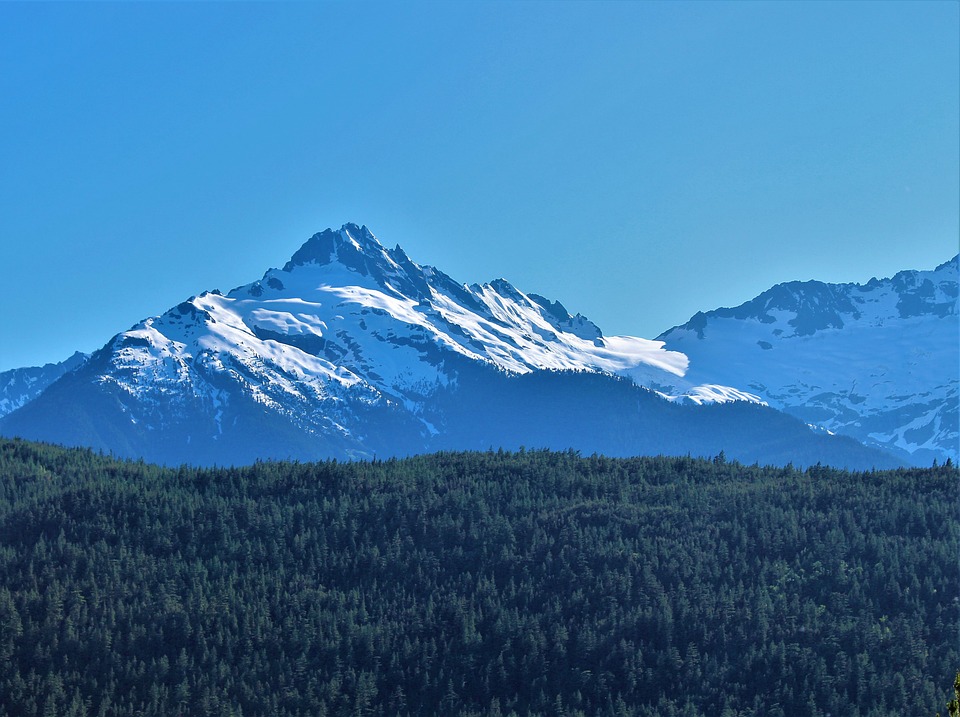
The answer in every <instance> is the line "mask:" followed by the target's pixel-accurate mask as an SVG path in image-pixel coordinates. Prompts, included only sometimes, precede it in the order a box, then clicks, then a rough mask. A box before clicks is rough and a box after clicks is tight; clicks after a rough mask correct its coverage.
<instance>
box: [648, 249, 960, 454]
mask: <svg viewBox="0 0 960 717" xmlns="http://www.w3.org/2000/svg"><path fill="white" fill-rule="evenodd" d="M957 261H958V259H957V257H954V258H953V259H951V260H950V261H948V262H946V263H944V264H942V265H940V266H938V267H937V268H936V269H935V270H933V271H903V272H900V273H898V274H897V275H896V276H894V277H892V278H890V279H883V280H878V279H872V280H871V281H870V282H868V283H866V284H863V285H860V284H825V283H822V282H817V281H809V282H790V283H787V284H778V285H777V286H774V287H773V288H771V289H770V290H768V291H765V292H764V293H762V294H760V295H759V296H758V297H756V298H755V299H753V300H751V301H748V302H746V303H744V304H742V305H740V306H738V307H736V308H732V309H718V310H716V311H710V312H707V313H699V314H697V315H696V316H694V317H693V318H692V319H691V320H690V321H688V322H687V323H686V324H684V325H682V326H678V327H675V328H673V329H670V330H669V331H666V332H665V333H663V334H662V335H660V336H659V337H658V339H659V340H661V341H664V342H665V346H666V348H667V349H670V350H673V351H679V352H683V353H684V354H686V356H688V357H689V359H690V365H689V369H688V372H687V374H686V379H687V380H688V381H692V382H716V383H729V384H730V385H733V386H738V387H740V388H742V389H744V390H746V391H750V392H751V393H755V394H757V395H758V396H760V397H761V398H763V400H765V401H767V402H768V403H769V404H770V405H771V406H774V407H777V408H780V409H783V410H784V411H787V412H788V413H791V414H792V415H795V416H797V417H799V418H801V419H802V420H804V421H806V422H808V423H813V424H817V425H819V426H822V427H824V428H826V429H828V430H830V431H834V432H837V433H843V434H846V435H850V436H853V437H855V438H857V439H858V440H860V441H863V442H865V443H868V444H872V445H876V446H879V447H883V448H884V449H886V450H890V451H893V452H895V453H898V454H899V455H901V456H903V457H904V458H906V459H908V460H911V461H913V462H918V463H921V464H924V463H926V464H929V462H930V461H931V460H933V459H934V458H936V459H938V460H941V461H942V460H943V459H945V458H946V457H951V458H952V459H953V460H956V459H957V448H958V440H960V434H958V399H957V396H958V374H960V323H958V313H957V296H958V282H957Z"/></svg>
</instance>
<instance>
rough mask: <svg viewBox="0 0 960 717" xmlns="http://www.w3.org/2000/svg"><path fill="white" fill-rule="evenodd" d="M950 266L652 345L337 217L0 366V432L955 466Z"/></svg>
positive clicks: (192, 452) (273, 454) (54, 438)
mask: <svg viewBox="0 0 960 717" xmlns="http://www.w3.org/2000/svg"><path fill="white" fill-rule="evenodd" d="M957 295H958V290H957V258H954V259H952V260H951V261H949V262H947V263H945V264H943V265H941V266H940V267H938V268H937V269H936V270H935V271H926V272H917V271H906V272H901V273H900V274H897V275H896V276H895V277H893V278H892V279H889V280H882V281H881V280H872V281H871V282H869V283H868V284H866V285H863V286H860V285H857V284H844V285H831V284H823V283H819V282H806V283H790V284H783V285H778V286H775V287H773V288H772V289H770V290H769V291H767V292H764V293H763V294H761V295H760V296H759V297H757V298H756V299H754V300H752V301H750V302H747V303H745V304H743V305H742V306H740V307H737V308H735V309H718V310H716V311H710V312H708V313H701V314H697V315H696V316H694V317H693V318H692V319H691V320H690V321H689V322H687V323H686V324H684V325H683V326H679V327H675V328H673V329H670V330H669V331H667V332H666V333H664V334H662V335H661V336H660V337H659V338H658V339H657V340H647V339H641V338H635V337H629V336H604V334H603V333H602V332H601V330H600V328H599V327H597V326H596V325H594V324H593V323H592V322H590V321H589V320H587V319H586V318H585V317H583V316H581V315H580V314H574V315H572V314H570V313H569V312H568V311H567V309H566V308H565V307H564V306H563V305H562V304H560V303H559V302H557V301H551V300H549V299H546V298H544V297H542V296H539V295H537V294H528V293H524V292H522V291H520V290H518V289H517V288H515V287H513V286H512V285H511V284H510V283H508V282H507V281H505V280H503V279H497V280H495V281H492V282H490V283H489V284H484V285H476V284H474V285H470V286H468V285H465V284H460V283H458V282H456V281H455V280H453V279H451V278H450V277H449V276H447V275H446V274H444V273H443V272H441V271H439V270H438V269H435V268H433V267H430V266H425V265H419V264H416V263H414V262H413V261H412V260H411V259H410V258H409V257H408V256H407V255H406V254H405V253H404V251H403V250H402V249H401V248H400V247H399V246H398V247H396V248H394V249H387V248H385V247H384V246H382V245H381V244H380V242H379V241H378V240H377V239H376V238H375V237H374V236H373V234H372V233H371V232H370V231H369V230H368V229H367V228H366V227H361V226H357V225H355V224H346V225H344V226H343V227H342V228H340V229H339V230H331V229H327V230H326V231H324V232H321V233H319V234H316V235H314V236H313V237H311V238H310V239H309V240H308V241H307V242H306V243H305V244H304V245H303V246H302V247H300V249H299V250H298V251H297V252H296V253H294V255H293V257H292V258H291V259H290V261H288V262H287V263H286V265H285V266H284V267H283V268H282V269H270V270H269V271H267V272H266V273H265V274H264V276H263V278H262V279H260V280H259V281H255V282H253V283H251V284H247V285H244V286H240V287H238V288H236V289H233V290H232V291H230V292H229V293H227V294H222V293H221V292H219V291H210V292H204V293H202V294H200V295H198V296H195V297H192V298H190V299H188V300H187V301H184V302H183V303H181V304H179V305H178V306H176V307H174V308H172V309H170V310H169V311H167V312H166V313H164V314H162V315H160V316H156V317H153V318H149V319H146V320H144V321H142V322H140V323H139V324H137V325H136V326H134V327H132V328H131V329H129V330H128V331H124V332H122V333H120V334H117V335H116V336H114V337H113V338H112V339H110V341H108V342H107V343H106V344H105V345H104V346H103V347H102V348H100V349H99V350H97V351H95V352H94V353H93V354H92V355H91V356H89V357H86V356H83V355H81V354H78V355H75V356H73V357H71V358H70V359H68V360H67V361H65V362H64V363H62V364H55V365H48V366H45V367H42V368H36V369H17V370H15V371H8V372H5V373H0V415H2V418H0V434H3V435H6V436H20V437H24V438H29V439H34V440H43V441H50V442H55V443H62V444H66V445H80V446H90V447H92V448H95V449H100V450H103V451H107V452H111V453H113V454H116V455H118V456H124V457H131V458H144V459H146V460H148V461H154V462H159V463H164V464H180V463H190V464H213V463H218V464H241V463H251V462H253V461H256V460H261V459H296V460H313V459H321V458H340V459H354V458H373V457H389V456H403V455H410V454H415V453H424V452H431V451H437V450H448V449H449V450H454V449H455V450H463V449H487V448H499V447H502V448H506V449H516V448H520V447H523V446H528V447H531V448H541V447H543V448H555V449H567V448H572V449H575V450H580V451H584V452H589V453H594V452H595V453H601V454H605V455H609V456H624V455H638V454H654V455H656V454H663V455H686V454H692V455H701V456H715V455H718V454H720V453H721V452H722V453H724V454H725V455H726V456H728V457H730V458H736V459H737V460H740V461H743V462H750V463H752V462H760V463H772V464H781V465H785V464H787V463H794V464H796V465H811V464H814V463H817V462H822V463H827V464H831V465H835V466H838V467H848V468H870V467H878V468H880V467H892V466H897V465H901V464H903V463H915V464H929V463H930V462H931V461H932V460H933V459H937V460H945V459H946V458H951V459H953V460H956V459H957V442H958V425H957V424H958V418H957V417H958V365H960V348H958V336H960V326H958V314H957Z"/></svg>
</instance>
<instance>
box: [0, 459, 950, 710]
mask: <svg viewBox="0 0 960 717" xmlns="http://www.w3.org/2000/svg"><path fill="white" fill-rule="evenodd" d="M957 518H958V473H957V471H956V470H955V469H954V468H953V467H952V466H948V467H940V468H932V469H901V470H896V471H884V472H868V473H849V472H843V471H836V470H832V469H828V468H823V467H820V466H817V467H814V468H810V469H808V470H806V471H797V470H794V469H792V468H789V467H788V468H762V467H758V466H742V465H739V464H736V463H728V462H726V461H724V460H723V459H722V457H718V458H717V459H715V460H714V461H704V460H696V459H690V458H633V459H607V458H604V457H598V456H592V457H581V456H579V455H577V454H575V453H572V452H567V453H557V452H548V451H526V452H519V453H503V452H497V453H494V452H488V453H441V454H435V455H431V456H425V457H419V458H410V459H404V460H391V461H381V462H376V461H375V462H372V463H371V462H365V463H349V464H338V463H336V462H328V463H318V464H296V463H260V464H256V465H254V466H251V467H246V468H213V469H194V468H187V467H183V468H180V469H162V468H158V467H155V466H151V465H147V464H144V463H132V462H118V461H114V460H112V459H109V458H106V457H103V456H99V455H96V454H94V453H91V452H89V451H79V450H64V449H59V448H54V447H50V446H45V445H39V444H32V443H26V442H22V441H7V440H3V441H0V717H12V716H13V715H18V716H19V715H31V716H32V715H44V716H49V715H57V716H65V717H77V716H80V715H87V716H90V717H93V716H95V715H102V716H104V717H106V716H112V715H117V716H123V717H128V716H130V715H163V716H168V715H244V716H245V717H254V716H256V715H263V716H268V715H269V716H273V715H277V716H289V717H294V716H303V717H306V716H308V715H309V716H320V715H337V716H339V715H391V716H393V715H399V716H401V717H402V716H404V715H450V716H454V717H455V716H457V715H461V716H463V717H466V716H467V715H471V716H476V717H487V716H493V715H502V716H503V717H507V716H508V715H511V714H514V715H517V716H519V717H523V716H528V715H529V716H532V715H544V716H546V715H558V716H562V715H570V716H572V715H584V716H587V715H590V716H592V715H611V716H614V715H617V716H620V715H627V716H629V715H635V716H637V717H654V716H658V717H671V716H674V715H676V716H682V717H688V716H689V717H696V716H699V715H703V716H706V715H710V716H711V717H713V716H714V715H717V716H720V717H745V716H747V715H752V716H756V717H760V716H761V715H762V716H764V717H777V716H778V715H780V716H790V717H794V716H802V717H807V716H809V717H823V716H825V715H828V714H830V715H848V716H851V717H856V716H860V717H881V716H888V715H889V716H893V715H897V716H899V715H905V714H910V715H932V714H933V713H934V712H936V711H937V710H938V709H941V710H942V709H943V705H944V704H945V702H946V700H947V698H948V695H949V693H948V690H949V687H950V685H951V684H952V680H953V676H954V674H955V673H956V670H957V667H958V666H960V654H958V634H960V604H958V597H957V596H958V585H960V576H958V560H957V555H958V543H960V536H958V519H957Z"/></svg>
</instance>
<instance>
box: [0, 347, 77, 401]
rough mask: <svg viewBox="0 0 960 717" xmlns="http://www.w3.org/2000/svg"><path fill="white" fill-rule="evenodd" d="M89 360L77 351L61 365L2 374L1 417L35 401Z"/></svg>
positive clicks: (0, 382)
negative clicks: (48, 387) (51, 386)
mask: <svg viewBox="0 0 960 717" xmlns="http://www.w3.org/2000/svg"><path fill="white" fill-rule="evenodd" d="M88 358H89V356H88V355H87V354H84V353H80V352H79V351H77V352H76V353H74V354H73V356H71V357H70V358H68V359H66V360H65V361H61V362H60V363H48V364H46V365H44V366H30V367H27V368H15V369H11V370H10V371H3V372H0V417H2V416H6V415H7V414H8V413H10V412H11V411H15V410H17V409H18V408H20V407H21V406H23V405H25V404H27V403H29V402H30V401H32V400H33V399H35V398H36V397H37V396H39V395H40V394H41V393H43V392H44V391H45V390H46V388H47V386H49V385H50V384H51V383H53V382H54V381H56V380H57V379H58V378H60V377H61V376H63V374H65V373H67V372H68V371H72V370H73V369H75V368H77V367H78V366H81V365H82V364H83V363H84V362H85V361H86V360H87V359H88Z"/></svg>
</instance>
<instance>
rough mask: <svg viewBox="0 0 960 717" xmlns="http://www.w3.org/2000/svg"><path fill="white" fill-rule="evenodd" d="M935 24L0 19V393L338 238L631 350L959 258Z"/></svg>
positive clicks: (435, 15) (957, 61)
mask: <svg viewBox="0 0 960 717" xmlns="http://www.w3.org/2000/svg"><path fill="white" fill-rule="evenodd" d="M958 37H960V4H958V3H956V2H938V3H924V2H907V3H866V2H860V3H827V2H821V3H788V2H774V3H762V2H749V3H720V2H709V3H702V4H701V3H656V2H637V3H626V2H617V3H609V4H607V3H600V2H590V3H574V2H567V3H560V2H556V3H540V2H505V3H498V2H484V3H479V2H477V3H468V2H460V3H450V2H441V3H416V2H413V3H387V4H379V3H295V4H294V3H291V4H285V3H265V4H256V3H252V4H247V3H244V4H232V3H224V4H220V3H172V4H168V3H156V4H154V3H147V4H110V3H90V4H87V3H80V4H45V3H41V4H33V3H24V4H10V3H2V4H0V97H2V98H3V99H2V100H0V167H2V170H0V267H2V270H3V278H4V282H3V283H4V286H3V293H2V296H3V311H2V312H0V370H3V369H7V368H12V367H16V366H22V365H33V364H39V363H44V362H48V361H56V360H60V359H63V358H65V357H66V356H68V355H69V354H70V353H72V351H73V350H75V349H81V350H85V351H91V350H93V349H95V348H97V347H99V346H101V345H102V344H103V343H105V342H106V341H107V340H108V339H109V338H110V337H111V336H112V335H113V334H115V333H117V332H118V331H122V330H124V329H126V328H128V327H129V326H131V325H132V324H134V323H135V322H137V321H138V320H140V319H142V318H145V317H147V316H151V315H155V314H158V313H161V312H163V311H164V310H166V309H167V308H169V307H170V306H173V305H174V304H176V303H179V302H180V301H181V300H183V299H184V298H186V297H188V296H190V295H193V294H196V293H200V292H201V291H203V290H205V289H213V288H220V289H224V290H226V289H229V288H232V287H233V286H236V285H238V284H241V283H246V282H248V281H252V280H254V279H256V278H259V276H260V275H261V274H262V273H263V271H264V270H266V269H267V268H269V267H272V266H280V265H282V264H283V263H284V262H285V261H286V260H287V258H289V256H290V255H291V254H292V253H293V252H294V251H295V250H296V249H297V247H298V246H299V245H300V244H301V243H302V242H303V241H305V240H306V239H307V238H308V237H309V236H310V235H311V234H313V233H314V232H316V231H319V230H322V229H324V228H326V227H328V226H340V225H341V224H342V223H344V222H347V221H355V222H358V223H364V224H367V225H368V226H369V227H370V228H371V230H373V231H374V233H376V234H377V235H378V236H379V237H380V239H381V240H382V241H383V243H385V244H388V245H390V246H392V245H394V244H397V243H399V244H400V245H402V246H403V247H404V249H406V251H407V253H408V254H409V255H410V256H411V257H412V258H413V259H414V260H415V261H418V262H420V263H426V264H433V265H435V266H438V267H440V268H441V269H443V270H444V271H446V272H447V273H448V274H450V275H451V276H453V277H454V278H456V279H458V280H461V281H464V282H468V283H472V282H475V281H477V282H483V281H488V280H491V279H494V278H497V277H500V276H503V277H505V278H507V279H509V280H510V281H512V282H513V283H514V284H515V285H516V286H517V287H518V288H520V289H521V290H524V291H527V292H536V293H540V294H543V295H545V296H548V297H551V298H556V299H559V300H561V301H562V302H564V304H565V305H566V306H567V308H568V309H569V310H571V311H573V312H577V311H579V312H581V313H583V314H585V315H587V316H588V317H590V318H591V319H593V320H594V321H595V322H596V323H597V324H599V325H600V327H601V328H602V329H603V330H604V332H605V333H607V334H633V335H639V336H644V337H648V338H650V337H654V336H656V335H657V334H659V333H660V332H661V331H664V330H666V329H667V328H669V327H671V326H673V325H675V324H678V323H682V322H683V321H685V320H686V319H688V318H689V317H690V316H691V315H692V314H693V313H695V312H696V311H698V310H701V309H703V310H708V309H711V308H715V307H718V306H730V305H736V304H739V303H741V302H743V301H745V300H748V299H750V298H751V297H753V296H755V295H756V294H757V293H759V292H760V291H762V290H764V289H766V288H768V287H769V286H770V285H772V284H774V283H776V282H779V281H786V280H791V279H811V278H817V279H822V280H826V281H866V280H868V279H869V278H870V277H872V276H888V275H890V274H892V273H895V272H896V271H897V270H899V269H902V268H932V267H933V266H935V265H936V264H938V263H941V262H943V261H945V260H946V259H948V258H950V257H951V256H953V255H954V254H955V253H957V251H958V236H960V89H958V88H960V50H958V43H960V41H958Z"/></svg>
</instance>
